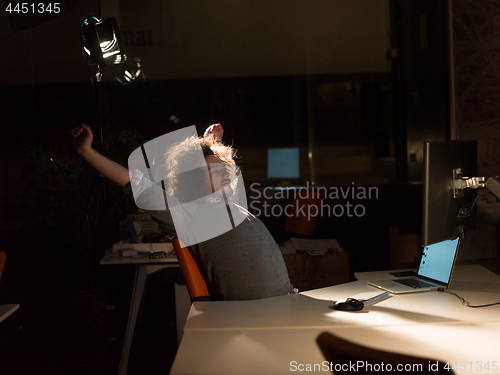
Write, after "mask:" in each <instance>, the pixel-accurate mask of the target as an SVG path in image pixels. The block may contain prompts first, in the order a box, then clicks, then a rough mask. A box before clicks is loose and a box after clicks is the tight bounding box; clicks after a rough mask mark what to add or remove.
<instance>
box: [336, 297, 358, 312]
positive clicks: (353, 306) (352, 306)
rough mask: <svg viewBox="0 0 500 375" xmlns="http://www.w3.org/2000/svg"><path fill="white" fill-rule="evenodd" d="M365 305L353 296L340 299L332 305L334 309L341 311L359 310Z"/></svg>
mask: <svg viewBox="0 0 500 375" xmlns="http://www.w3.org/2000/svg"><path fill="white" fill-rule="evenodd" d="M363 307H365V305H364V303H363V302H361V301H359V300H357V299H355V298H347V299H345V300H342V301H337V302H335V304H334V305H333V306H332V308H333V309H334V310H341V311H361V310H363Z"/></svg>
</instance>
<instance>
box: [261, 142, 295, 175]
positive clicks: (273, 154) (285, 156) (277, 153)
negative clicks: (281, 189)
mask: <svg viewBox="0 0 500 375" xmlns="http://www.w3.org/2000/svg"><path fill="white" fill-rule="evenodd" d="M267 178H299V148H298V147H283V148H269V149H268V150H267Z"/></svg>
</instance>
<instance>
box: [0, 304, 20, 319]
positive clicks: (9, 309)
mask: <svg viewBox="0 0 500 375" xmlns="http://www.w3.org/2000/svg"><path fill="white" fill-rule="evenodd" d="M17 309H19V304H18V303H14V304H9V305H0V322H2V321H3V320H5V319H6V318H7V317H9V316H10V315H12V313H14V311H16V310H17Z"/></svg>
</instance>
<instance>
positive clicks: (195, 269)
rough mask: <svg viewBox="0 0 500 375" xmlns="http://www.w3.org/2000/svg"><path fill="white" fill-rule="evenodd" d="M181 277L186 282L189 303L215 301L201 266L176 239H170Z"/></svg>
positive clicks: (212, 290)
mask: <svg viewBox="0 0 500 375" xmlns="http://www.w3.org/2000/svg"><path fill="white" fill-rule="evenodd" d="M172 245H174V251H175V254H176V255H177V260H178V262H179V266H180V268H181V272H182V276H183V277H184V281H185V282H186V286H187V289H188V292H189V297H190V298H191V302H194V301H210V300H215V299H217V298H216V293H215V289H214V288H213V287H212V285H211V283H210V281H209V280H208V277H207V275H206V272H205V269H204V267H203V265H202V264H201V263H200V262H199V261H198V260H197V259H196V258H195V257H194V256H193V254H192V253H191V250H190V249H189V248H188V247H187V246H185V245H184V244H183V243H182V242H181V241H180V240H179V239H178V238H177V237H174V238H172Z"/></svg>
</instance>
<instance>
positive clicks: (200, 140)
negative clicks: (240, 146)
mask: <svg viewBox="0 0 500 375" xmlns="http://www.w3.org/2000/svg"><path fill="white" fill-rule="evenodd" d="M200 147H201V151H202V152H203V156H204V157H205V158H206V157H207V156H209V155H214V156H216V157H217V158H218V159H220V160H221V163H224V164H226V166H227V167H226V169H227V170H228V173H229V178H230V179H231V187H232V188H233V191H234V189H235V188H236V184H237V168H236V162H235V158H236V150H234V149H233V148H232V147H231V146H228V145H226V144H224V143H223V142H222V141H220V140H219V139H218V138H217V137H214V136H213V135H211V134H210V135H208V136H206V137H197V136H191V137H188V138H186V139H185V140H183V141H181V142H179V143H176V144H175V145H173V146H172V147H170V148H169V149H168V150H167V152H166V153H165V164H166V165H165V166H166V169H167V174H166V182H167V184H166V186H165V189H166V191H167V193H168V194H169V195H171V196H173V197H175V198H176V199H178V200H179V201H181V202H189V201H193V200H195V199H198V198H202V197H204V196H207V195H209V194H212V188H211V185H210V181H209V179H208V168H207V166H206V165H205V166H202V167H199V168H195V169H191V170H189V171H184V172H180V171H181V166H185V165H188V164H189V163H190V162H193V160H194V158H195V157H196V155H198V153H197V152H199V150H200Z"/></svg>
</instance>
